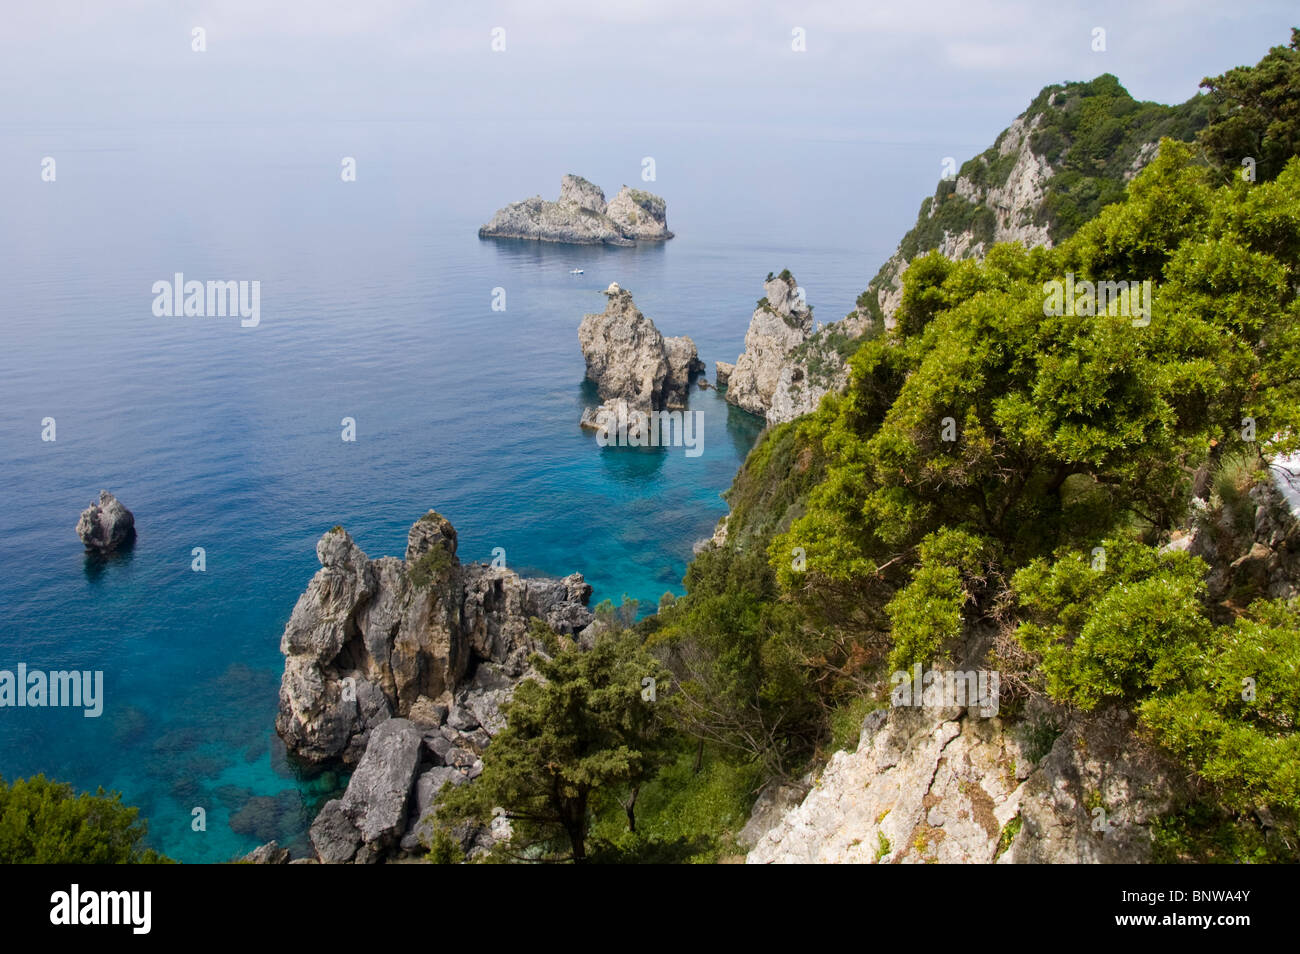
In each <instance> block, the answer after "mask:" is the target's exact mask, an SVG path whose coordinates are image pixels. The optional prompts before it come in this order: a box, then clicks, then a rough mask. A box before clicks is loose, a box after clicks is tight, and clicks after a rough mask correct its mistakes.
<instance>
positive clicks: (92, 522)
mask: <svg viewBox="0 0 1300 954" xmlns="http://www.w3.org/2000/svg"><path fill="white" fill-rule="evenodd" d="M77 536H79V537H80V538H81V542H82V543H84V544H85V545H86V549H87V550H90V551H93V552H96V553H111V552H112V551H114V550H117V549H119V548H121V547H124V546H126V545H128V544H129V543H131V542H132V541H133V540H135V516H134V515H133V514H132V513H131V511H129V510H127V509H126V508H125V507H123V506H122V504H121V502H120V501H119V500H118V499H117V498H116V497H114V496H113V495H112V494H110V493H109V492H108V491H107V490H101V491H100V492H99V503H92V504H91V505H90V506H89V507H87V508H86V509H85V510H83V511H82V512H81V518H80V519H79V520H77Z"/></svg>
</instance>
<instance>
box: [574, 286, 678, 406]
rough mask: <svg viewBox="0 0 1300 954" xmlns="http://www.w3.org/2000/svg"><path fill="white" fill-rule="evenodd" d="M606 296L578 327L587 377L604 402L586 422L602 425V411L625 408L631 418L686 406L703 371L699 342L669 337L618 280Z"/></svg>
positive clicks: (607, 291)
mask: <svg viewBox="0 0 1300 954" xmlns="http://www.w3.org/2000/svg"><path fill="white" fill-rule="evenodd" d="M605 295H606V297H607V298H608V299H609V300H608V302H607V303H606V305H605V310H604V312H602V313H601V314H598V315H597V314H592V315H584V316H583V319H582V323H581V324H580V325H579V326H578V344H579V346H580V347H581V348H582V357H583V359H584V360H585V361H586V365H587V378H588V380H590V381H592V382H593V383H594V384H595V385H596V388H597V391H598V393H599V394H600V399H601V401H602V402H604V403H603V405H602V406H601V407H600V408H597V409H590V408H589V409H588V410H587V411H586V412H585V413H584V414H583V416H582V422H581V423H582V425H583V426H584V427H597V426H599V424H598V416H599V414H600V412H602V411H605V412H609V413H615V414H617V413H618V411H619V410H620V409H621V410H622V411H623V417H624V419H626V417H627V413H628V412H640V413H649V412H650V411H661V410H664V409H675V408H684V407H685V406H686V398H687V395H688V394H689V391H690V383H691V381H692V379H694V378H695V377H696V376H698V375H699V374H702V373H703V371H704V363H703V362H702V361H700V358H699V354H698V353H697V352H696V349H695V342H694V341H692V340H691V339H690V338H687V337H679V338H665V337H664V336H663V335H662V334H660V333H659V329H658V328H656V327H655V323H654V322H653V321H651V320H650V319H649V318H647V317H646V316H645V315H643V314H642V313H641V310H640V309H639V308H637V307H636V304H635V303H634V302H633V301H632V294H631V292H629V291H628V290H627V289H625V288H620V287H619V286H618V283H617V282H615V283H614V284H612V285H610V286H609V288H608V289H607V290H606V291H605Z"/></svg>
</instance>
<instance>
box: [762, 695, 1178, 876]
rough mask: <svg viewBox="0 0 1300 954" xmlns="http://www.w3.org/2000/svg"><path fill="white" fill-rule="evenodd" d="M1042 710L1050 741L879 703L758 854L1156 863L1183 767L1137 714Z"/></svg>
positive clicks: (765, 859) (807, 858)
mask: <svg viewBox="0 0 1300 954" xmlns="http://www.w3.org/2000/svg"><path fill="white" fill-rule="evenodd" d="M1038 718H1039V719H1041V720H1042V721H1041V722H1040V723H1038V724H1039V725H1041V726H1042V727H1043V728H1042V729H1040V730H1039V737H1037V738H1036V737H1035V733H1033V732H1027V731H1025V730H1024V729H1023V728H1013V727H1011V726H1009V725H1007V724H1005V723H1004V722H1002V721H1001V720H1000V719H997V718H993V719H983V718H979V717H978V716H977V715H975V714H974V713H973V712H967V711H966V710H963V709H960V708H952V709H947V710H927V709H918V708H894V709H879V710H877V711H875V712H873V713H871V714H870V715H869V716H868V717H867V719H866V721H865V723H864V725H863V728H862V736H861V738H860V740H859V742H858V747H857V750H856V751H853V752H838V753H836V754H835V755H834V756H833V757H832V759H831V761H830V762H829V763H828V764H827V766H826V767H825V769H824V771H823V772H822V773H821V774H820V776H818V777H816V778H815V779H813V778H810V779H808V780H807V781H808V783H809V785H810V791H809V793H808V795H807V796H806V797H805V798H804V799H803V801H802V803H801V804H799V805H798V806H797V807H796V808H794V809H792V810H790V811H788V812H787V813H786V814H785V815H784V816H782V817H781V818H780V820H779V821H777V822H776V823H775V824H774V825H772V827H770V828H769V829H768V830H767V831H766V832H765V833H764V834H762V835H761V836H760V837H759V838H758V843H757V845H756V846H755V847H754V848H753V850H752V851H750V853H749V855H748V856H747V858H746V861H747V862H748V863H749V864H807V863H845V864H851V863H861V864H912V863H925V862H942V863H957V864H989V863H993V862H999V863H1002V864H1006V863H1035V864H1038V863H1098V862H1107V863H1115V862H1129V863H1132V862H1142V861H1148V860H1150V856H1151V840H1150V835H1149V831H1148V826H1149V824H1150V822H1151V821H1152V820H1153V819H1154V818H1156V817H1158V816H1159V815H1160V814H1162V813H1163V812H1165V811H1167V810H1168V808H1169V806H1170V804H1171V803H1172V801H1173V798H1174V796H1175V792H1176V790H1177V785H1178V782H1177V779H1178V773H1177V772H1174V771H1173V770H1171V769H1170V768H1169V767H1168V766H1167V765H1166V764H1165V763H1164V762H1163V761H1162V760H1161V759H1160V758H1158V757H1157V756H1156V755H1155V754H1154V753H1152V752H1150V751H1148V750H1146V749H1145V748H1143V747H1142V746H1141V745H1140V744H1139V743H1138V742H1137V741H1136V739H1135V737H1134V735H1133V726H1134V721H1133V717H1132V716H1131V715H1130V714H1128V713H1124V712H1112V713H1110V714H1108V715H1107V716H1104V717H1098V718H1093V719H1090V720H1087V721H1074V720H1070V719H1068V718H1067V717H1065V716H1063V715H1061V714H1059V713H1053V712H1051V711H1050V710H1045V711H1043V712H1041V713H1039V715H1038ZM1043 731H1046V733H1047V735H1048V739H1049V741H1050V746H1049V747H1046V748H1045V750H1042V749H1039V748H1038V747H1040V746H1043V745H1044V742H1043V741H1042V738H1041V732H1043ZM1058 733H1059V734H1058ZM1052 736H1055V737H1054V739H1052V738H1051V737H1052ZM1098 809H1100V813H1098V811H1097V810H1098Z"/></svg>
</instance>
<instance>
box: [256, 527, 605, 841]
mask: <svg viewBox="0 0 1300 954" xmlns="http://www.w3.org/2000/svg"><path fill="white" fill-rule="evenodd" d="M456 547H457V537H456V530H455V528H454V527H452V525H451V523H449V522H448V521H447V520H446V519H445V518H444V517H442V516H441V515H440V514H438V513H436V512H435V511H432V510H431V511H429V512H428V513H427V514H425V515H424V516H423V517H421V518H420V519H419V520H418V521H416V523H415V524H414V525H413V526H412V527H411V529H410V532H409V533H408V535H407V547H406V554H405V557H404V558H401V559H399V558H397V557H381V558H379V559H371V558H370V557H368V556H366V554H365V553H364V552H363V551H362V550H361V548H360V547H358V546H357V545H356V543H355V542H354V541H353V540H352V537H351V536H349V535H348V533H347V531H345V530H343V529H342V528H341V527H335V528H334V529H333V530H331V531H329V532H328V533H326V534H325V535H324V536H322V537H321V539H320V541H319V542H318V543H317V544H316V555H317V557H318V558H319V560H320V563H321V569H320V570H319V571H317V573H316V575H315V576H314V577H313V578H312V580H311V582H310V583H309V584H308V586H307V589H306V591H305V592H304V593H303V594H302V596H301V597H299V599H298V603H297V605H296V606H295V607H294V610H293V614H292V616H291V617H290V619H289V622H288V624H287V625H286V626H285V630H284V635H283V637H282V639H281V644H280V649H281V652H283V653H284V656H285V664H284V676H283V678H282V681H281V685H280V707H279V714H278V715H277V717H276V730H277V732H278V733H279V734H280V737H281V738H282V739H284V742H285V745H286V746H287V748H288V750H289V751H290V752H291V753H293V754H294V755H296V756H298V757H299V758H302V759H304V760H306V761H309V762H315V763H335V762H343V763H347V764H355V765H356V770H355V772H354V773H353V775H352V778H351V780H350V782H349V784H348V788H347V791H346V793H345V794H344V796H343V797H342V798H341V799H335V800H334V801H331V802H327V803H326V804H325V806H324V808H322V810H321V812H320V814H319V815H318V817H317V818H316V821H315V822H314V823H313V824H312V827H311V838H312V843H313V845H314V846H315V848H316V853H317V855H318V856H319V858H320V859H321V860H323V861H331V862H343V861H379V860H384V859H385V858H388V857H392V856H393V855H394V854H396V853H397V852H399V851H402V850H416V849H418V848H419V846H420V844H421V833H422V831H423V829H421V828H420V822H421V819H422V817H423V816H424V815H425V814H426V812H427V811H428V810H429V808H430V806H431V805H432V804H433V801H434V799H435V797H436V795H437V792H438V791H439V790H440V789H441V788H442V786H443V785H445V784H463V783H465V782H467V781H469V780H470V779H472V778H474V777H476V776H477V775H478V773H479V772H481V771H482V762H481V760H480V759H479V756H480V755H481V753H482V752H483V750H484V749H485V748H486V747H487V745H488V744H489V743H490V742H491V739H492V736H493V735H494V734H495V733H496V732H499V731H500V730H501V728H503V727H504V724H505V720H504V718H503V716H502V714H501V706H502V705H503V704H504V703H505V702H506V701H508V700H509V698H510V696H511V694H512V693H513V691H514V687H515V686H516V685H517V684H518V683H519V682H520V681H522V680H523V679H525V678H527V677H528V676H529V675H531V674H532V669H531V666H530V665H529V658H530V656H531V655H532V654H533V653H534V652H536V651H540V650H542V649H543V647H542V646H541V645H540V644H538V643H537V642H536V641H535V640H534V639H533V638H532V637H531V636H530V635H529V626H530V623H531V622H532V621H533V620H535V619H539V620H542V621H544V622H545V623H546V625H547V626H548V627H550V628H551V629H552V630H554V631H555V632H558V633H564V634H569V635H573V634H576V633H578V632H579V631H580V630H583V629H585V628H587V627H588V626H589V625H590V624H591V623H592V621H593V618H594V617H593V615H592V613H591V612H590V611H589V610H588V609H587V601H588V599H589V598H590V596H591V587H590V586H589V585H588V584H587V583H585V582H584V581H583V578H582V575H581V574H578V573H575V574H572V575H571V576H568V577H565V578H564V579H530V578H525V577H521V576H519V574H517V573H515V572H514V571H512V570H508V569H504V568H496V567H492V566H488V565H486V564H462V563H461V562H460V561H459V559H458V558H457V555H456ZM461 834H462V835H463V841H464V845H463V847H465V848H467V849H470V850H472V849H473V848H474V847H475V846H476V845H477V846H478V847H480V848H482V847H485V846H486V844H487V843H490V841H491V839H492V838H493V837H494V835H493V834H492V831H491V830H489V829H484V830H483V831H473V832H468V831H467V832H463V833H461ZM498 834H500V833H499V832H498Z"/></svg>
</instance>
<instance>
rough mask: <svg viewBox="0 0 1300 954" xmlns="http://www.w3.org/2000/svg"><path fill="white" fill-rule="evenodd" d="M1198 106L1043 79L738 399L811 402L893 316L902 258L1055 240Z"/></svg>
mask: <svg viewBox="0 0 1300 954" xmlns="http://www.w3.org/2000/svg"><path fill="white" fill-rule="evenodd" d="M1202 110H1203V106H1202V104H1199V103H1198V102H1197V99H1196V98H1195V97H1193V99H1192V100H1189V101H1188V102H1187V103H1184V104H1182V105H1180V106H1163V105H1160V104H1158V103H1139V102H1137V101H1136V100H1134V99H1133V98H1132V97H1131V96H1129V94H1128V93H1127V91H1125V90H1124V88H1123V87H1122V86H1120V85H1119V82H1118V80H1116V79H1115V77H1113V76H1110V75H1103V76H1100V77H1098V78H1097V79H1095V80H1092V81H1091V82H1088V83H1065V84H1059V85H1053V86H1048V87H1046V88H1044V89H1043V90H1042V91H1041V92H1040V93H1039V94H1038V96H1037V97H1035V98H1034V101H1033V102H1032V103H1031V104H1030V106H1029V108H1028V109H1027V110H1025V112H1023V113H1021V114H1020V116H1018V117H1017V118H1016V120H1015V121H1014V122H1013V123H1012V124H1011V125H1010V126H1008V127H1007V128H1006V129H1005V130H1003V131H1002V133H1001V134H1000V135H999V136H998V137H997V140H996V141H995V142H994V144H993V145H992V146H990V147H989V148H988V149H986V150H985V151H984V152H983V153H981V154H980V155H978V156H976V157H974V158H973V159H971V160H969V161H967V162H966V163H965V164H964V165H962V167H961V168H960V170H956V169H954V170H952V174H951V175H950V176H949V177H948V178H946V179H944V180H942V181H940V183H939V185H938V188H937V189H936V190H935V193H934V195H933V196H932V197H930V198H927V199H925V200H924V201H923V202H922V203H921V210H920V214H919V215H918V216H917V221H916V225H915V226H913V228H912V229H911V230H910V231H909V232H908V233H907V234H906V235H905V236H904V237H903V239H902V241H901V242H899V244H898V248H897V249H896V250H895V251H894V254H893V255H891V256H890V258H889V259H888V260H887V261H886V262H885V263H884V265H882V266H881V268H880V271H879V272H877V273H876V276H875V277H874V278H873V279H872V280H871V282H870V283H869V284H868V286H867V289H866V290H865V291H864V292H863V293H862V294H861V295H860V296H859V297H858V301H857V304H856V307H855V308H854V310H853V311H851V312H850V313H849V314H848V315H847V316H846V317H845V318H844V319H842V320H841V321H838V322H834V323H832V324H829V325H826V326H825V327H823V328H821V329H820V330H818V331H817V332H815V333H813V334H810V335H808V336H807V337H806V340H804V341H803V342H801V343H800V344H799V345H798V347H797V348H796V349H792V350H791V352H790V354H789V357H788V359H787V361H786V362H785V364H784V365H783V366H782V367H781V368H780V371H779V372H778V373H777V374H775V375H774V374H773V373H772V372H771V371H768V372H767V379H768V380H771V379H773V378H774V377H775V379H776V383H775V384H774V385H773V386H772V388H771V398H770V399H767V400H764V401H756V400H747V403H748V404H750V405H752V407H751V409H754V410H755V413H759V414H763V415H764V416H765V417H766V418H767V420H768V423H771V424H779V423H783V422H785V421H789V420H793V419H794V418H796V417H798V416H800V415H801V414H806V413H808V412H809V411H811V410H813V409H815V408H816V407H817V405H818V403H819V402H820V401H821V398H822V396H823V395H824V394H826V393H827V392H828V391H831V390H838V389H840V388H842V387H843V386H844V384H845V383H846V382H847V380H848V368H847V366H846V363H847V359H848V357H849V356H850V355H851V354H852V353H853V351H854V345H855V342H856V341H857V340H858V339H860V338H861V337H862V336H864V335H868V334H875V333H879V332H881V331H882V330H883V329H885V328H890V327H893V324H894V313H895V311H897V310H898V305H899V303H900V302H901V300H902V296H903V281H902V276H903V272H904V271H905V270H906V269H907V266H908V264H909V263H910V262H911V261H912V260H913V259H915V258H917V257H918V256H920V255H924V254H926V253H928V252H932V251H936V250H937V251H938V252H940V253H941V254H943V255H945V256H947V257H948V258H953V259H962V258H974V259H980V258H983V256H984V255H985V254H986V253H987V252H988V250H989V248H991V247H992V246H993V245H994V244H996V243H998V242H1019V243H1021V244H1022V245H1025V246H1026V247H1028V248H1033V247H1035V246H1045V247H1051V246H1052V245H1054V244H1056V243H1059V242H1060V241H1062V240H1063V239H1065V238H1067V237H1068V236H1070V235H1071V234H1073V232H1074V231H1075V229H1077V228H1078V227H1079V226H1080V225H1081V224H1082V223H1083V222H1085V221H1087V220H1088V219H1090V218H1092V217H1093V216H1094V215H1095V214H1096V213H1097V212H1098V211H1099V210H1100V208H1101V207H1102V206H1103V205H1105V204H1107V203H1109V202H1113V201H1116V200H1118V199H1120V198H1122V196H1123V190H1124V187H1125V186H1126V185H1127V184H1128V182H1129V181H1130V180H1132V178H1133V177H1134V176H1135V175H1137V174H1138V173H1139V172H1140V171H1141V170H1142V169H1143V168H1144V167H1145V166H1146V164H1147V163H1149V162H1150V161H1151V160H1152V159H1153V158H1154V157H1155V155H1156V152H1157V146H1158V143H1159V140H1160V138H1161V137H1162V136H1171V137H1173V138H1176V139H1190V138H1192V136H1193V135H1194V133H1195V132H1196V130H1197V129H1198V128H1199V127H1200V125H1201V124H1202V123H1203V121H1204V114H1203V111H1202ZM1099 144H1100V145H1099ZM746 350H748V344H747V345H746ZM760 405H761V407H762V409H761V410H758V409H757V408H758V407H759V406H760ZM742 406H745V405H742Z"/></svg>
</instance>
